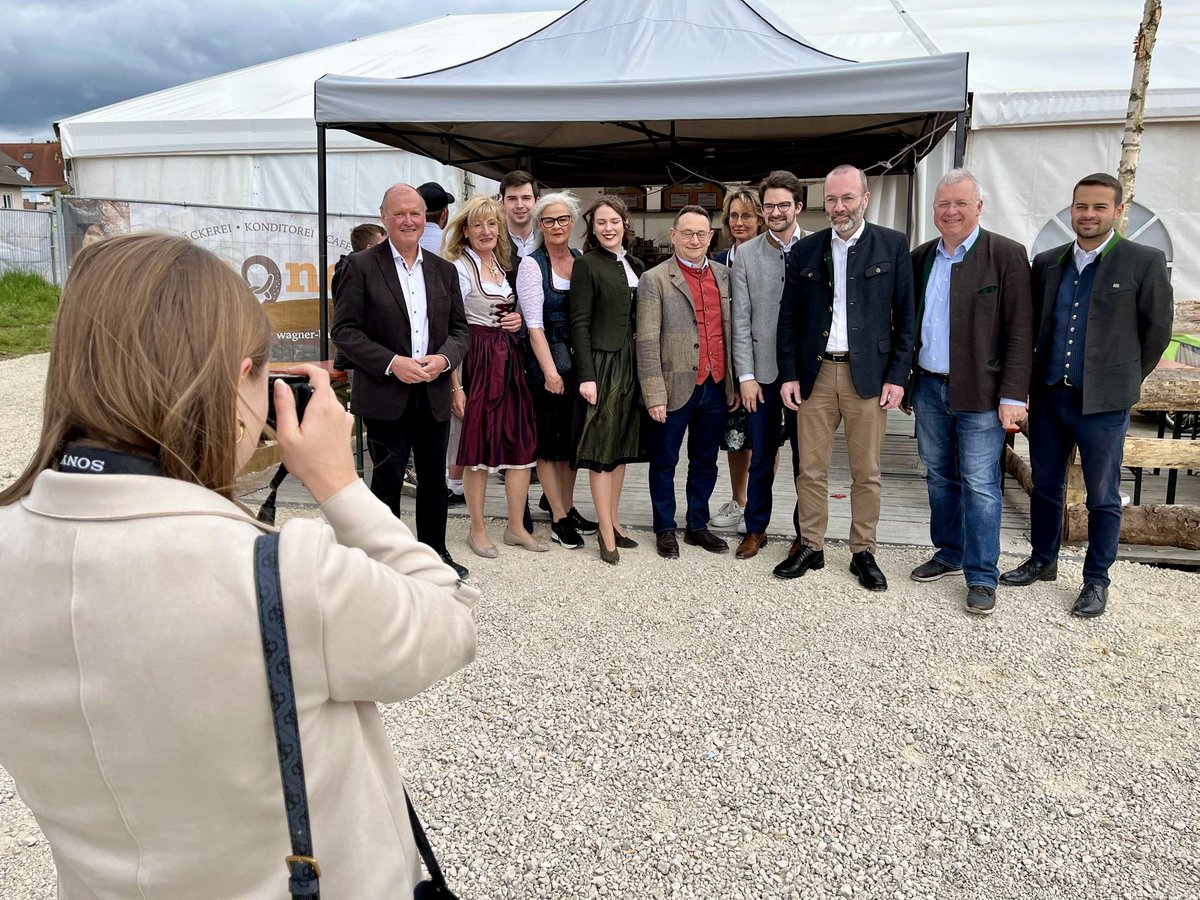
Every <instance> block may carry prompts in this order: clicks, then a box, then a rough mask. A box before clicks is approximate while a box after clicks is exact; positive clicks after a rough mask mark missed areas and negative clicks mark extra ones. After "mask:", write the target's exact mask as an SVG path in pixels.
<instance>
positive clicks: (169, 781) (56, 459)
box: [0, 234, 479, 900]
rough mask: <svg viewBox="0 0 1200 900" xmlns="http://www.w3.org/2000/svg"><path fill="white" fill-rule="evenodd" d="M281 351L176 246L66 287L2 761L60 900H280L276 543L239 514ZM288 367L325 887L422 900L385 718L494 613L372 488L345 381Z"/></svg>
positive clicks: (18, 549)
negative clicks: (272, 658) (299, 408)
mask: <svg viewBox="0 0 1200 900" xmlns="http://www.w3.org/2000/svg"><path fill="white" fill-rule="evenodd" d="M270 337H271V332H270V326H269V324H268V322H267V318H266V316H265V314H264V313H263V310H262V308H261V307H260V306H259V304H258V303H257V302H256V301H255V299H254V297H253V295H252V294H251V293H250V290H249V289H248V288H247V286H246V284H245V283H244V282H243V281H242V280H241V279H240V278H239V277H238V276H237V275H236V274H235V273H234V272H232V271H230V269H229V268H228V267H227V266H226V265H225V264H224V263H222V262H221V261H220V260H219V259H217V258H216V257H215V256H213V255H212V254H211V253H209V252H207V251H206V250H203V249H201V248H199V247H197V246H195V245H193V244H191V243H189V242H188V241H186V240H183V239H181V238H175V237H168V236H165V235H155V234H132V235H124V236H119V237H113V238H110V239H108V240H105V241H102V242H100V243H97V244H95V245H93V246H90V247H87V248H85V249H84V250H83V251H82V252H81V253H80V254H79V256H78V257H77V258H76V260H75V263H74V265H73V266H72V269H71V274H70V277H69V278H68V280H67V284H66V287H65V288H64V290H63V295H62V301H61V303H60V306H59V310H58V316H57V319H56V321H55V328H54V338H53V344H52V348H51V352H50V362H49V370H48V376H47V382H46V395H45V404H44V406H45V409H44V419H43V423H42V432H41V437H40V440H39V445H38V448H37V451H36V454H35V456H34V459H33V460H32V461H31V462H30V464H29V466H28V467H27V468H26V470H25V472H24V473H23V474H22V475H21V476H20V477H19V478H18V479H17V481H16V482H15V483H14V484H12V485H11V486H10V487H9V488H7V489H6V490H4V491H3V492H0V568H2V569H3V571H4V573H5V582H6V583H5V589H4V591H3V592H0V618H2V619H3V621H4V628H3V629H0V723H3V727H0V765H3V766H4V768H5V769H6V770H8V772H10V773H11V774H12V776H13V778H14V779H15V781H16V783H17V785H18V787H19V789H20V791H21V795H22V797H23V798H24V800H25V801H26V802H27V803H28V804H29V806H30V808H31V809H32V810H33V813H34V815H35V816H36V817H37V819H38V822H39V824H40V825H41V828H42V831H43V832H44V833H45V835H46V837H47V839H48V840H49V842H50V845H51V847H52V848H53V850H54V859H55V864H56V866H57V869H58V876H59V885H58V896H59V897H62V898H66V900H72V898H95V897H150V896H157V897H172V898H183V900H188V898H196V900H200V898H206V900H207V898H211V897H226V898H246V900H250V898H260V897H281V896H284V895H285V893H286V872H285V870H284V867H283V866H282V865H281V861H282V860H283V859H284V857H285V856H287V855H288V854H289V853H290V852H291V851H290V844H289V834H288V825H287V820H286V817H285V815H284V803H283V792H282V788H281V783H280V774H279V760H278V757H277V754H276V743H275V736H274V733H273V730H272V712H271V704H270V701H269V698H268V692H267V678H266V667H265V665H264V657H263V642H262V638H261V635H260V632H259V623H258V614H257V606H256V593H255V571H254V547H255V541H256V538H257V537H258V536H259V535H261V534H263V533H265V532H273V531H274V530H275V529H273V528H271V527H270V526H267V525H263V524H262V523H260V522H258V521H256V520H255V518H254V516H253V515H252V514H251V513H250V512H249V511H248V510H247V509H246V508H245V507H244V506H242V505H241V504H239V503H238V502H236V500H235V499H234V482H235V477H236V475H237V473H238V471H239V470H240V469H241V468H242V467H243V466H244V465H245V463H246V461H247V460H248V459H249V458H250V456H251V454H252V453H253V452H254V448H255V445H256V444H257V442H258V438H259V434H260V433H261V431H262V428H263V422H264V419H265V417H266V411H267V371H266V363H267V358H268V347H269V342H270ZM293 372H295V373H297V374H300V373H302V374H305V375H307V376H308V377H309V381H310V383H311V385H312V386H313V388H314V389H315V393H314V394H313V396H312V399H311V400H310V402H309V404H308V407H307V411H306V413H305V417H304V421H303V424H302V425H301V424H299V423H298V422H297V419H296V414H295V407H294V402H293V400H292V396H291V394H290V392H289V391H288V389H287V387H286V385H278V386H277V388H276V395H275V402H276V408H277V412H278V423H279V427H278V440H279V448H280V455H281V457H282V459H283V461H284V463H285V464H286V465H287V467H288V469H289V470H290V471H291V473H292V474H294V475H296V476H297V477H298V478H299V479H300V481H301V482H303V484H304V486H305V487H306V488H307V489H308V490H309V492H310V493H311V494H312V495H313V499H315V500H316V501H317V503H318V504H320V509H321V512H322V513H323V515H324V518H325V521H321V520H319V519H305V518H297V519H293V520H291V521H289V522H287V523H286V524H285V525H284V526H283V527H282V529H280V534H279V544H278V552H279V563H280V572H281V593H282V596H283V608H284V610H285V611H286V626H287V636H288V640H289V643H290V658H291V669H292V673H293V678H294V685H295V696H296V715H297V718H298V721H299V729H300V732H301V735H302V743H303V747H304V765H305V768H306V770H307V780H308V784H309V787H310V793H309V808H310V814H311V833H312V841H313V851H314V855H315V856H316V857H317V858H318V859H319V860H320V864H321V868H322V873H321V874H322V882H323V884H322V887H323V888H325V892H326V895H327V896H330V897H339V896H340V897H372V896H398V895H403V894H408V895H411V893H412V890H413V886H414V885H415V883H416V882H417V880H418V872H419V869H418V866H419V862H418V860H419V857H418V854H417V850H416V848H415V846H414V843H413V837H412V833H411V831H410V830H409V827H408V819H407V815H406V806H405V795H404V782H403V779H402V778H401V777H400V773H399V771H398V770H397V769H396V765H395V760H394V757H393V755H392V749H391V745H390V742H389V740H388V737H387V735H386V733H385V732H384V729H383V724H382V722H381V721H380V718H379V714H378V712H377V711H376V707H375V703H376V702H385V703H390V702H396V701H399V700H402V699H405V698H408V697H412V696H414V695H415V694H417V693H419V692H420V691H422V690H423V689H425V688H426V687H428V686H429V685H431V684H433V683H434V682H435V681H437V680H438V679H440V678H443V677H445V676H446V675H449V674H450V673H452V672H454V671H455V670H457V669H459V668H461V667H462V666H464V665H466V664H467V663H469V662H470V661H471V660H472V659H473V658H474V653H475V625H474V621H473V614H472V608H473V607H474V605H475V603H476V601H477V599H478V596H479V595H478V593H477V592H476V591H475V590H474V589H472V588H470V587H466V586H464V585H462V584H461V583H460V582H459V581H458V579H457V577H456V576H455V574H454V572H453V571H452V570H451V569H450V568H449V567H447V566H446V565H444V564H443V563H442V561H441V560H440V559H439V558H438V556H437V554H436V553H434V551H433V550H432V549H430V548H429V547H428V546H426V545H424V544H421V543H418V542H417V541H416V539H415V538H414V537H413V535H412V533H411V532H410V531H409V530H408V528H407V527H406V526H405V525H404V524H403V523H402V522H401V521H400V520H399V519H397V518H396V517H395V516H394V515H392V513H391V512H390V511H389V510H388V509H387V507H386V506H384V504H382V503H381V502H380V501H379V500H377V499H376V498H375V497H374V496H373V495H372V494H371V492H370V491H369V490H368V489H367V487H366V485H365V484H363V482H362V481H361V480H359V479H358V478H357V476H356V474H355V469H354V460H353V456H352V454H351V444H350V432H351V426H352V420H351V417H350V416H349V415H348V414H347V413H346V411H345V409H343V407H342V406H341V404H340V403H339V402H338V400H337V398H336V397H335V396H334V394H333V391H332V390H331V389H330V387H329V381H328V376H327V375H326V374H325V373H324V372H323V371H322V370H321V369H319V368H317V367H315V366H301V367H298V368H297V369H295V370H293ZM82 460H87V461H88V464H87V465H84V464H83V463H82V462H81V461H82ZM97 464H99V465H97ZM214 861H219V862H218V863H214Z"/></svg>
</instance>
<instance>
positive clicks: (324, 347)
mask: <svg viewBox="0 0 1200 900" xmlns="http://www.w3.org/2000/svg"><path fill="white" fill-rule="evenodd" d="M326 187H327V186H326V183H325V126H324V125H318V126H317V240H318V241H319V242H320V245H319V246H318V247H317V298H318V300H319V302H318V304H317V308H318V309H319V310H320V319H319V321H320V327H321V357H320V358H321V359H322V360H325V359H329V300H328V296H329V232H328V229H327V228H326V225H325V213H326V196H325V195H326Z"/></svg>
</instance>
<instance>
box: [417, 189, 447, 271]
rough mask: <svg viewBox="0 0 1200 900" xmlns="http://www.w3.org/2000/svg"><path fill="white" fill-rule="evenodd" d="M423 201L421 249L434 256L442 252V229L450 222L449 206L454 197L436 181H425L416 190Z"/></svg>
mask: <svg viewBox="0 0 1200 900" xmlns="http://www.w3.org/2000/svg"><path fill="white" fill-rule="evenodd" d="M417 193H418V194H420V195H421V199H422V200H424V201H425V230H424V232H422V234H421V249H422V250H426V251H428V252H429V253H432V254H434V255H435V256H436V255H438V254H440V253H441V252H442V229H444V228H445V227H446V223H447V222H448V221H449V220H450V204H451V203H453V202H454V195H453V194H451V193H450V192H449V191H447V190H446V189H445V188H443V187H442V186H441V185H440V184H438V183H437V182H436V181H427V182H425V183H424V184H423V185H421V186H420V187H418V188H417Z"/></svg>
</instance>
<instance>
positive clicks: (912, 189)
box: [904, 153, 917, 246]
mask: <svg viewBox="0 0 1200 900" xmlns="http://www.w3.org/2000/svg"><path fill="white" fill-rule="evenodd" d="M916 196H917V154H916V153H913V157H912V165H911V166H910V167H909V170H908V203H907V206H908V209H907V210H905V216H904V234H905V235H906V236H907V237H908V243H909V246H912V238H913V202H914V200H915V199H916Z"/></svg>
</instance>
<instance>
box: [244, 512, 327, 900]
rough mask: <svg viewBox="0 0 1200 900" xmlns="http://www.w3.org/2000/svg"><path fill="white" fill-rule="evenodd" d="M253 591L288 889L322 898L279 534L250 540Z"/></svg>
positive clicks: (296, 895)
mask: <svg viewBox="0 0 1200 900" xmlns="http://www.w3.org/2000/svg"><path fill="white" fill-rule="evenodd" d="M254 589H255V594H256V596H257V599H258V627H259V631H260V632H261V633H262V645H263V658H264V660H265V661H266V664H267V688H268V690H269V692H270V695H271V724H272V725H273V726H274V728H275V750H276V752H277V753H278V754H279V777H280V780H281V781H282V782H283V802H284V811H285V812H286V813H287V823H288V833H289V835H290V836H291V841H292V854H291V856H288V857H287V858H286V859H285V860H284V865H285V866H286V867H287V870H288V876H289V877H288V891H290V892H291V895H292V897H293V898H295V897H310V898H318V900H319V898H320V896H321V886H320V882H319V878H320V876H321V868H320V866H318V865H317V861H316V859H314V858H313V851H312V832H311V831H310V830H309V819H308V789H307V788H306V787H305V784H304V758H303V756H301V753H300V720H299V716H298V714H297V710H296V691H295V687H294V685H293V683H292V661H291V658H290V657H289V655H288V641H287V624H286V623H285V622H284V620H283V593H282V591H281V590H280V587H279V534H278V532H272V533H271V534H263V535H260V536H259V537H258V538H257V539H256V540H255V541H254Z"/></svg>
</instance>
